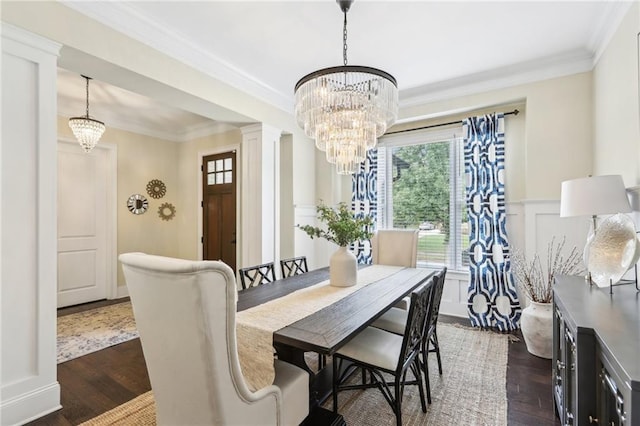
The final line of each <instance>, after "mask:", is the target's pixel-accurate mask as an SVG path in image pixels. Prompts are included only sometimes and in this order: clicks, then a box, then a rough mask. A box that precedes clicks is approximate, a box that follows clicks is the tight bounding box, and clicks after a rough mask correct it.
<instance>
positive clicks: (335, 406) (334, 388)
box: [332, 356, 339, 413]
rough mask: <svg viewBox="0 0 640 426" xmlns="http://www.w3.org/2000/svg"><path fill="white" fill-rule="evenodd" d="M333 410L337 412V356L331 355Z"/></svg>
mask: <svg viewBox="0 0 640 426" xmlns="http://www.w3.org/2000/svg"><path fill="white" fill-rule="evenodd" d="M332 364H333V412H334V413H337V412H338V379H339V377H338V374H339V369H338V358H337V357H335V356H334V357H333V363H332Z"/></svg>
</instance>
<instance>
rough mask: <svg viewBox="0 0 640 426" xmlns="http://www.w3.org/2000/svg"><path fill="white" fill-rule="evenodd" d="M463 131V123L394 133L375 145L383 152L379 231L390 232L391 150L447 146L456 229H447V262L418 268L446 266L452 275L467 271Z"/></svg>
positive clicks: (379, 156) (391, 201) (380, 175)
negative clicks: (465, 260)
mask: <svg viewBox="0 0 640 426" xmlns="http://www.w3.org/2000/svg"><path fill="white" fill-rule="evenodd" d="M462 130H463V129H462V123H460V124H455V125H451V126H447V127H443V128H431V129H421V130H413V131H410V132H406V133H395V134H391V135H386V136H382V137H381V138H380V139H379V141H378V147H379V148H382V149H381V150H379V154H378V223H377V228H378V229H392V228H393V226H392V221H393V180H392V179H393V176H392V174H393V170H392V169H391V167H390V166H389V165H391V164H392V163H391V162H392V151H393V148H399V147H405V146H413V145H424V144H429V143H437V142H449V150H450V152H449V158H450V162H449V167H450V178H449V185H450V194H452V196H450V197H449V219H450V223H455V224H456V226H455V227H450V231H449V232H450V235H449V236H450V243H449V248H448V253H446V255H447V258H448V260H447V261H446V262H445V264H444V265H443V264H439V263H422V264H420V265H419V266H423V267H435V266H437V267H440V266H447V267H448V268H449V269H450V270H451V271H465V270H466V269H467V265H464V264H463V254H464V252H465V251H468V247H467V248H466V249H464V248H463V247H462V224H463V210H462V207H463V206H466V198H465V191H466V176H465V170H464V146H463V141H462V135H463V132H462ZM381 151H382V152H381ZM380 154H382V155H380ZM382 158H384V166H382V167H381V164H380V160H381V159H382ZM451 241H452V242H451ZM452 260H453V262H452ZM454 263H455V264H454Z"/></svg>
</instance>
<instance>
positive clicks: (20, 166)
mask: <svg viewBox="0 0 640 426" xmlns="http://www.w3.org/2000/svg"><path fill="white" fill-rule="evenodd" d="M60 47H61V46H60V45H59V44H57V43H54V42H52V41H50V40H46V39H44V38H42V37H40V36H37V35H35V34H31V33H28V32H26V31H24V30H21V29H18V28H16V27H12V26H11V25H7V24H5V23H3V24H2V80H1V86H2V108H1V110H2V129H1V131H2V138H1V139H2V148H1V150H0V151H1V152H2V155H1V157H0V194H1V198H0V203H1V204H2V208H1V209H0V211H1V212H2V214H1V221H0V224H1V228H2V229H1V232H0V237H1V238H0V254H1V256H0V270H1V272H2V273H1V277H2V285H1V286H0V296H1V297H0V300H1V301H2V303H1V309H0V335H1V336H2V341H1V344H0V347H1V353H0V359H2V376H1V377H0V381H1V388H0V394H1V395H2V397H1V398H0V423H2V424H3V425H13V424H23V423H26V422H28V421H29V420H32V419H35V418H37V417H40V416H42V415H44V414H47V413H49V412H51V411H54V410H56V409H58V408H60V386H59V385H58V382H57V380H56V276H57V266H56V228H57V220H56V180H57V179H56V176H57V174H56V171H57V161H56V110H57V109H56V59H57V55H58V52H59V50H60Z"/></svg>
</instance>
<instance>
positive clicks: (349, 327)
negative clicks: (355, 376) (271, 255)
mask: <svg viewBox="0 0 640 426" xmlns="http://www.w3.org/2000/svg"><path fill="white" fill-rule="evenodd" d="M370 268H373V269H370ZM378 270H380V271H383V272H384V273H382V272H378ZM436 272H437V270H436V269H429V268H406V267H388V266H385V265H360V266H359V271H358V279H359V281H360V280H361V278H360V277H365V276H369V279H368V280H369V281H368V282H366V283H364V284H362V283H360V282H359V283H358V284H360V285H359V286H358V287H357V288H356V289H355V290H354V289H350V290H344V291H345V293H344V294H345V295H344V296H343V297H334V299H335V301H333V302H331V303H328V304H327V305H326V306H323V307H320V308H318V309H315V310H314V309H312V310H311V311H312V312H311V313H309V314H300V315H297V316H296V315H294V318H297V317H300V318H299V319H297V320H296V321H294V322H292V323H290V324H287V325H284V326H283V327H281V328H278V329H277V330H274V331H273V332H272V333H271V334H270V335H271V336H272V340H271V342H270V344H272V348H275V351H276V352H277V357H278V359H280V360H283V361H287V362H290V363H292V364H294V365H297V366H298V367H300V368H302V369H304V370H306V371H308V372H309V374H310V380H309V386H310V389H309V405H310V412H311V411H312V410H313V409H314V408H316V407H318V406H319V405H321V404H322V403H323V402H324V401H325V400H326V398H327V397H328V396H330V394H331V391H332V381H333V377H332V368H331V364H330V362H329V363H328V364H327V365H326V366H325V367H324V368H320V369H319V370H317V369H316V370H315V371H314V370H313V369H312V368H310V367H309V365H308V364H307V361H306V358H305V355H304V354H305V352H316V353H318V354H321V355H325V356H331V355H333V354H334V353H336V352H337V351H338V350H339V349H340V348H341V347H342V346H343V345H344V344H346V343H347V342H348V341H349V340H351V339H352V338H353V337H355V336H356V335H357V334H358V333H359V332H360V331H361V330H363V329H364V328H366V327H368V326H369V325H370V324H371V323H373V322H374V321H375V320H376V319H377V318H379V317H380V316H381V315H382V314H384V313H385V312H386V311H387V310H388V309H390V308H391V307H393V306H394V305H396V304H397V303H398V302H399V301H401V300H402V299H403V298H404V297H406V296H407V295H409V294H410V293H411V292H412V291H413V290H414V289H416V288H417V287H418V286H420V285H421V284H423V283H426V282H427V280H429V279H430V278H431V277H432V276H433V275H434V274H435V273H436ZM376 274H379V278H378V275H376ZM329 277H330V272H329V268H328V267H325V268H320V269H316V270H312V271H309V272H306V273H304V274H299V275H295V276H292V277H288V278H283V279H280V280H276V281H274V282H271V283H266V284H262V285H260V286H257V287H252V288H249V289H247V290H243V291H240V292H239V293H238V304H237V310H238V316H242V315H243V313H249V312H251V311H252V310H256V309H259V308H260V307H262V306H268V304H270V303H277V302H287V301H289V300H291V303H284V304H282V303H281V304H280V305H279V306H278V311H283V310H292V313H294V314H295V313H297V312H296V310H298V309H308V308H304V307H303V306H297V305H298V304H300V302H295V301H296V300H298V299H295V298H294V296H295V295H298V294H301V293H303V292H308V291H311V290H315V291H321V290H323V287H324V286H329ZM345 289H346V288H345ZM324 291H325V292H326V291H333V292H334V293H336V294H338V295H339V294H340V292H341V291H343V290H340V289H335V288H330V287H327V288H325V289H324ZM287 298H289V299H287ZM303 300H304V299H303ZM331 300H333V299H331ZM266 312H269V311H265V313H263V314H262V315H268V314H267V313H266ZM279 313H280V312H277V313H276V314H279ZM254 321H255V322H256V323H259V322H261V321H259V320H258V319H254ZM256 326H260V324H256ZM239 340H240V339H239ZM332 424H333V423H332ZM336 424H338V423H336Z"/></svg>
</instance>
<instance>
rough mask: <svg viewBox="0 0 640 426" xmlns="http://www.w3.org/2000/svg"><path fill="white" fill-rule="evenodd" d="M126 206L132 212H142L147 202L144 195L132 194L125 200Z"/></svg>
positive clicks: (145, 209) (146, 206)
mask: <svg viewBox="0 0 640 426" xmlns="http://www.w3.org/2000/svg"><path fill="white" fill-rule="evenodd" d="M127 207H128V208H129V211H130V212H131V213H133V214H142V213H144V212H146V211H147V209H148V208H149V202H148V201H147V199H146V197H145V196H144V195H140V194H133V195H132V196H131V197H129V199H128V200H127Z"/></svg>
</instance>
